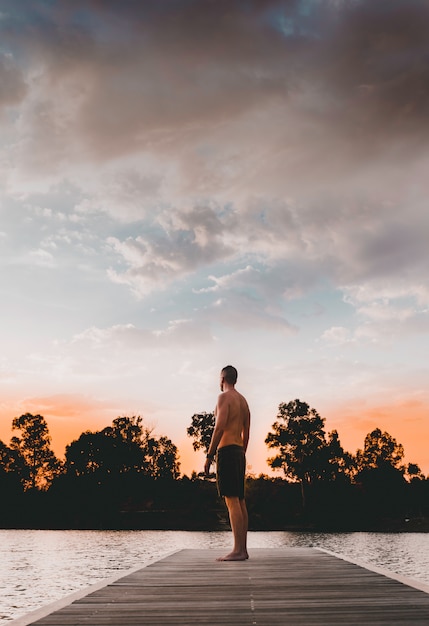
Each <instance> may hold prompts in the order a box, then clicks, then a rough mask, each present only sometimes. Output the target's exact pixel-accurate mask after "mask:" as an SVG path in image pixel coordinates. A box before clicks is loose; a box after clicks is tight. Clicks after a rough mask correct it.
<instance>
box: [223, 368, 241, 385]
mask: <svg viewBox="0 0 429 626" xmlns="http://www.w3.org/2000/svg"><path fill="white" fill-rule="evenodd" d="M222 376H223V377H224V379H225V381H226V382H227V383H228V384H229V385H235V383H236V382H237V377H238V372H237V370H236V369H235V367H234V366H232V365H225V367H224V368H223V369H222Z"/></svg>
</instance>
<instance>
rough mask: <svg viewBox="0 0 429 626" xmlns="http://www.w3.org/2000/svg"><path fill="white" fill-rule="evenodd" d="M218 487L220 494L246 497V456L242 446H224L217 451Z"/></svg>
mask: <svg viewBox="0 0 429 626" xmlns="http://www.w3.org/2000/svg"><path fill="white" fill-rule="evenodd" d="M216 464H217V467H216V475H217V488H218V492H219V495H220V496H224V497H225V496H228V497H234V496H235V497H238V498H239V499H240V500H243V499H244V473H245V469H246V457H245V454H244V449H243V447H242V446H236V445H232V446H224V447H222V448H219V449H218V451H217V459H216Z"/></svg>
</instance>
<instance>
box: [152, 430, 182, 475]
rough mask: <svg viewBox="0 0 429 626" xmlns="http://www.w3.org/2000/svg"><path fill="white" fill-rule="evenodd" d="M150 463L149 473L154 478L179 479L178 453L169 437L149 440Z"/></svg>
mask: <svg viewBox="0 0 429 626" xmlns="http://www.w3.org/2000/svg"><path fill="white" fill-rule="evenodd" d="M147 458H148V461H149V468H148V472H149V474H150V475H151V476H152V477H153V478H174V479H176V478H178V477H179V475H180V470H179V468H180V463H179V461H178V451H177V447H176V446H175V445H174V443H173V442H172V441H171V440H170V439H168V437H160V438H159V439H155V438H153V437H152V438H151V439H149V440H148V454H147Z"/></svg>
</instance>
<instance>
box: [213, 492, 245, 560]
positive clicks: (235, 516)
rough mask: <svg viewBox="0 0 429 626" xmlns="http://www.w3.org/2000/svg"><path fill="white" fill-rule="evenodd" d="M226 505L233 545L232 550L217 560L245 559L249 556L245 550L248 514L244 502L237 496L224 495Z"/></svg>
mask: <svg viewBox="0 0 429 626" xmlns="http://www.w3.org/2000/svg"><path fill="white" fill-rule="evenodd" d="M225 502H226V506H227V507H228V513H229V521H230V523H231V530H232V535H233V537H234V547H233V549H232V552H230V553H229V554H227V555H226V556H224V557H219V558H218V559H217V560H218V561H245V560H246V559H248V558H249V554H248V552H247V526H248V515H247V508H246V503H245V501H244V500H239V499H238V498H237V497H225Z"/></svg>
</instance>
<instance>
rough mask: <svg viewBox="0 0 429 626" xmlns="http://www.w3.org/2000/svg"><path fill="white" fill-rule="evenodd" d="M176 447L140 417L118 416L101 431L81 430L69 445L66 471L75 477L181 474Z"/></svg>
mask: <svg viewBox="0 0 429 626" xmlns="http://www.w3.org/2000/svg"><path fill="white" fill-rule="evenodd" d="M179 465H180V464H179V461H178V451H177V447H176V446H175V445H174V444H173V443H172V442H171V441H170V439H167V437H160V438H159V439H157V438H156V437H153V436H152V433H151V430H150V429H149V428H147V427H146V426H144V424H143V419H142V418H141V417H140V416H133V417H118V418H116V419H115V420H113V422H112V426H107V427H106V428H104V429H103V430H101V431H98V432H90V431H87V432H85V433H82V434H81V436H80V437H79V439H78V440H76V441H73V442H72V443H71V444H70V445H68V446H67V447H66V467H67V471H68V472H71V473H73V474H75V475H76V476H84V475H95V474H97V475H98V477H99V478H103V479H105V478H106V477H107V476H119V475H124V474H130V473H135V474H145V475H147V476H152V477H153V478H159V477H161V476H163V477H165V476H172V477H174V478H177V476H178V475H179Z"/></svg>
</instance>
